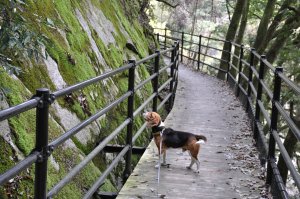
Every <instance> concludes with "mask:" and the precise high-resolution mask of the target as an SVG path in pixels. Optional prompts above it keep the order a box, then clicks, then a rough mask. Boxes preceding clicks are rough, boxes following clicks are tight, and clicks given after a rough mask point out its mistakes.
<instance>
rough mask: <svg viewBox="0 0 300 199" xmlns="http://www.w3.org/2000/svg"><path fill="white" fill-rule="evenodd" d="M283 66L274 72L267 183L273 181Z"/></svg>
mask: <svg viewBox="0 0 300 199" xmlns="http://www.w3.org/2000/svg"><path fill="white" fill-rule="evenodd" d="M282 71H283V68H282V67H277V68H276V69H275V72H274V88H273V99H272V112H271V125H270V138H269V152H268V165H267V184H269V185H270V184H271V182H272V176H273V172H272V167H271V161H270V159H275V145H276V143H275V139H274V137H273V131H277V123H278V109H277V108H276V105H275V103H276V102H279V101H280V92H281V78H280V77H279V75H278V73H282Z"/></svg>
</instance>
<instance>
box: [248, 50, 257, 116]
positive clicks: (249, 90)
mask: <svg viewBox="0 0 300 199" xmlns="http://www.w3.org/2000/svg"><path fill="white" fill-rule="evenodd" d="M254 51H255V48H251V52H250V53H251V54H250V63H249V73H248V88H247V98H248V100H247V105H246V112H247V113H248V112H249V108H250V103H251V101H250V100H251V93H252V92H251V84H252V79H253V71H252V67H253V65H254V53H253V52H254Z"/></svg>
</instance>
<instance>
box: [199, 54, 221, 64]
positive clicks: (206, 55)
mask: <svg viewBox="0 0 300 199" xmlns="http://www.w3.org/2000/svg"><path fill="white" fill-rule="evenodd" d="M200 54H201V55H203V56H205V57H210V58H212V59H216V60H219V61H224V62H227V60H224V59H221V58H218V57H213V56H211V55H208V54H204V53H200Z"/></svg>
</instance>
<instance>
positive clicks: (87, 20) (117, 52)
mask: <svg viewBox="0 0 300 199" xmlns="http://www.w3.org/2000/svg"><path fill="white" fill-rule="evenodd" d="M7 2H8V1H7ZM24 2H25V5H24V6H23V10H17V12H21V16H22V17H23V18H24V21H26V24H27V26H28V29H29V30H30V31H33V32H36V33H38V34H42V35H43V36H44V37H46V38H47V42H45V43H44V46H43V48H44V52H45V53H46V54H47V56H46V57H45V59H43V60H40V61H38V62H37V61H34V60H32V59H30V58H28V59H26V60H13V61H14V64H15V65H17V66H19V67H20V68H21V73H20V75H17V76H15V75H12V76H11V75H8V74H7V73H0V87H1V88H7V89H8V92H7V93H6V96H5V100H4V101H2V103H1V106H0V110H1V109H4V108H7V107H9V106H14V105H17V104H19V103H21V102H24V101H26V100H28V99H30V98H31V97H32V96H33V95H34V94H35V91H36V89H38V88H43V87H45V88H49V89H50V90H51V91H52V92H53V91H56V90H59V89H62V88H65V87H67V86H69V85H73V84H75V83H78V82H81V81H84V80H87V79H90V78H92V77H95V76H97V75H100V74H103V73H104V72H106V71H109V70H112V69H116V68H118V67H120V66H121V65H124V63H127V61H128V60H129V59H140V58H141V57H144V56H146V55H148V54H149V53H150V52H149V46H151V45H152V46H153V44H150V42H152V38H151V37H146V36H145V34H144V29H143V27H142V26H141V25H140V23H139V20H138V6H139V1H137V0H132V1H118V0H101V1H99V0H55V1H52V0H39V1H34V0H28V1H24ZM122 3H124V4H122ZM1 4H2V5H4V6H5V3H1ZM7 4H8V3H7ZM132 6H133V7H134V11H133V12H132V13H131V15H130V16H128V14H126V12H124V11H123V10H124V8H125V10H126V9H127V10H128V8H130V7H132ZM128 44H130V45H131V46H135V48H136V51H132V49H129V48H128ZM147 67H148V68H149V66H145V65H141V66H139V67H138V68H137V70H136V81H139V80H143V79H145V78H147V77H148V76H149V73H148V70H147ZM127 76H128V73H124V74H120V75H118V76H115V77H113V78H109V79H106V80H105V81H102V82H99V83H98V84H94V85H91V86H88V87H86V88H84V89H83V90H81V91H80V92H74V93H72V94H70V95H69V96H67V97H65V98H60V99H57V100H56V101H55V103H54V104H52V105H51V107H50V119H49V142H50V141H51V140H54V139H55V138H57V137H58V136H59V135H61V134H63V133H64V132H66V131H67V130H69V129H70V128H72V127H74V126H75V125H76V124H78V123H79V122H80V121H82V120H85V119H86V118H88V116H89V115H91V114H94V113H96V112H97V111H98V110H99V109H101V108H103V107H105V106H106V105H107V104H108V103H110V102H112V101H113V100H114V99H117V98H118V97H119V96H121V95H122V94H124V93H125V92H126V91H127ZM151 89H152V88H151V85H150V84H148V85H147V86H146V87H145V88H143V89H142V90H141V91H139V92H138V93H137V95H136V96H135V101H136V104H135V106H136V107H137V106H138V105H140V104H141V102H142V101H143V99H145V98H146V97H148V96H149V93H151V92H152V90H151ZM82 100H85V102H86V104H87V107H86V109H84V108H82V106H80V101H82ZM126 109H127V104H126V102H124V103H122V104H120V105H119V106H118V107H116V108H114V109H113V110H112V111H110V112H109V113H107V114H106V115H104V116H102V117H101V118H99V119H98V120H97V121H96V122H94V123H93V124H91V125H90V126H88V127H87V128H85V129H83V130H82V131H80V132H79V133H78V134H77V135H76V136H74V137H73V138H72V139H70V140H68V141H66V142H65V143H64V144H63V145H62V146H60V147H59V148H58V149H56V150H55V151H54V152H53V154H52V155H51V156H50V157H49V164H48V165H49V166H48V168H49V169H48V189H50V188H51V187H52V186H53V185H54V184H55V183H57V182H58V181H59V180H60V179H62V178H63V177H64V176H65V175H66V174H67V173H68V171H70V169H71V168H73V167H74V166H75V165H77V164H78V163H79V162H80V161H81V160H82V159H83V158H84V157H85V156H86V154H88V153H89V152H90V151H91V150H92V149H93V148H94V147H95V146H96V143H97V142H99V141H101V140H102V139H103V138H105V137H106V136H107V135H108V134H110V133H111V132H112V131H113V130H114V129H115V128H116V127H117V126H118V125H120V124H121V122H122V121H123V120H124V118H125V117H126V114H127V111H126ZM35 115H36V113H35V111H34V110H31V111H27V112H25V113H22V114H20V115H19V116H16V117H13V118H11V119H9V120H6V121H3V122H0V131H1V132H0V135H1V136H0V146H1V149H2V150H1V152H0V158H1V159H0V161H1V163H0V173H3V172H4V171H5V170H6V169H8V168H9V167H11V166H13V165H14V164H16V163H17V162H18V161H20V160H21V159H22V158H24V156H26V155H28V154H29V153H30V152H31V150H32V149H33V148H34V147H35V130H36V129H35ZM142 123H143V121H142V119H141V118H140V117H137V118H136V119H135V127H134V128H135V129H138V128H139V126H141V124H142ZM147 139H148V136H147V135H144V136H143V137H142V138H140V139H139V140H137V144H140V145H143V144H145V143H147ZM125 140H126V138H125V132H123V133H122V134H121V135H120V136H119V137H118V138H117V139H115V140H114V141H113V143H117V144H124V143H125ZM108 161H109V160H107V159H106V157H105V155H103V156H101V157H97V159H96V160H95V161H93V162H91V163H90V164H89V165H88V166H87V167H86V168H85V169H84V170H82V172H80V174H79V175H77V176H76V178H75V179H74V181H72V182H71V183H70V184H68V185H67V186H66V187H65V188H63V189H62V191H61V192H60V193H59V194H58V195H57V198H81V197H82V194H83V193H84V192H85V191H86V189H87V188H89V187H90V186H91V185H92V184H93V183H94V182H95V181H96V179H97V177H98V176H99V175H100V174H101V172H102V171H103V169H105V168H106V163H107V162H108ZM117 169H119V170H120V172H121V169H122V168H117ZM33 173H34V168H29V169H28V170H27V171H24V172H23V173H21V174H20V175H19V176H18V177H16V178H14V179H12V180H10V182H9V183H7V184H6V185H5V186H1V188H0V198H10V197H13V198H16V197H19V198H30V197H31V196H32V194H33V193H32V190H33V181H34V180H33V179H34V174H33ZM115 179H116V176H112V177H111V178H109V179H108V180H107V181H106V183H105V184H104V186H102V188H101V189H102V190H105V191H115V190H116V188H115V187H116V182H115Z"/></svg>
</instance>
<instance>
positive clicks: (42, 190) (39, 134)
mask: <svg viewBox="0 0 300 199" xmlns="http://www.w3.org/2000/svg"><path fill="white" fill-rule="evenodd" d="M36 97H40V101H39V103H38V106H37V108H36V140H35V150H37V151H39V152H40V155H39V157H38V159H37V162H36V164H35V181H34V198H36V199H37V198H39V199H44V198H46V196H47V167H48V165H47V162H48V155H49V149H48V119H49V105H50V102H51V97H50V92H49V89H47V88H40V89H37V90H36Z"/></svg>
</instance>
